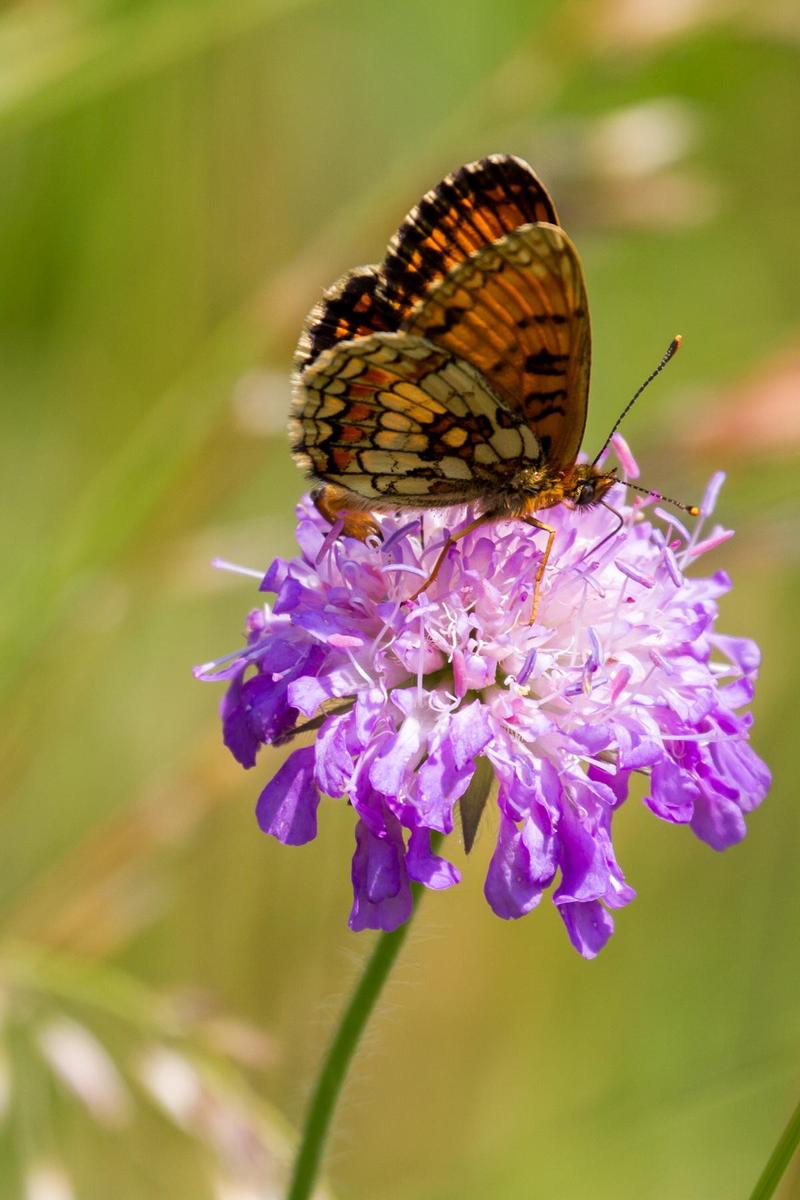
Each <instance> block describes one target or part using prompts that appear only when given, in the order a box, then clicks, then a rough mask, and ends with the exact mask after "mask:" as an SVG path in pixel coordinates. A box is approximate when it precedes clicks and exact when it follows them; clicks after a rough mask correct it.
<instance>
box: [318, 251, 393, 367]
mask: <svg viewBox="0 0 800 1200" xmlns="http://www.w3.org/2000/svg"><path fill="white" fill-rule="evenodd" d="M380 278H381V269H380V267H377V266H374V267H356V269H355V270H354V271H348V272H347V274H346V275H343V276H342V277H341V279H339V280H338V281H337V282H336V283H334V284H333V285H332V286H331V287H329V288H327V290H326V291H325V292H324V293H323V295H322V299H321V300H320V301H318V303H317V304H315V305H314V307H313V308H312V309H311V312H310V313H309V314H308V316H307V317H306V319H305V322H304V324H303V331H302V333H301V334H300V341H299V342H298V345H297V350H296V351H295V356H294V361H295V367H296V368H297V370H298V371H303V370H305V368H306V367H308V366H310V365H311V363H312V362H314V360H315V359H316V358H318V357H319V355H320V354H321V353H322V352H323V350H328V349H330V347H331V346H335V345H336V344H337V342H344V341H349V340H350V339H351V338H354V337H362V336H364V335H365V334H370V333H377V332H378V331H379V330H392V329H397V327H398V318H397V314H396V313H395V312H394V311H393V310H392V309H391V308H390V307H389V305H388V304H387V303H386V301H385V300H383V298H382V296H381V295H380V293H379V292H378V286H379V283H380Z"/></svg>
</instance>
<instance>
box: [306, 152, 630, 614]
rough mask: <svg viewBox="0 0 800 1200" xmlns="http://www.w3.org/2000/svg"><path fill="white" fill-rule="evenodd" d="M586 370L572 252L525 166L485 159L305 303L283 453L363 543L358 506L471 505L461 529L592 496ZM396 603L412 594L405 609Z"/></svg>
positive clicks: (362, 509) (586, 344) (367, 529)
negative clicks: (376, 257) (366, 260)
mask: <svg viewBox="0 0 800 1200" xmlns="http://www.w3.org/2000/svg"><path fill="white" fill-rule="evenodd" d="M590 360H591V335H590V328H589V312H588V306H587V300H586V290H585V287H584V282H583V272H582V270H581V264H580V260H579V258H578V254H577V251H576V250H575V247H574V246H573V244H572V242H571V241H570V239H569V238H568V237H567V235H566V233H564V231H563V229H561V228H560V226H559V223H558V216H557V214H556V210H555V207H554V205H553V202H552V200H551V199H550V197H549V195H548V194H547V191H546V190H545V188H544V186H543V185H542V183H541V182H540V181H539V179H538V178H537V177H536V175H535V174H534V172H533V170H532V169H531V168H530V167H529V166H528V164H527V163H525V162H523V161H522V160H521V159H519V158H515V157H513V156H512V155H504V154H495V155H491V156H490V157H488V158H484V159H481V160H480V161H479V162H474V163H468V164H467V165H466V166H463V167H461V168H460V169H459V170H458V171H456V172H454V173H453V174H452V175H448V176H447V178H446V179H444V180H442V182H441V183H440V184H439V185H438V186H437V187H435V188H434V189H433V190H432V191H430V192H428V193H427V195H425V196H424V197H423V198H422V200H421V201H420V203H419V204H418V205H417V207H416V208H415V209H413V210H412V211H411V212H410V213H409V215H408V216H407V217H406V219H405V221H404V222H403V224H402V225H401V226H400V228H399V230H398V231H397V233H396V234H395V236H394V237H393V238H392V241H391V243H390V244H389V249H388V251H387V254H386V258H385V259H384V262H383V263H382V265H380V266H370V267H359V268H357V269H356V270H354V271H351V272H349V273H348V274H347V275H345V276H344V277H343V278H342V279H340V280H339V282H338V283H336V284H335V285H334V286H333V287H332V288H330V289H329V290H328V291H327V292H325V294H324V296H323V298H322V300H321V301H320V302H319V303H318V304H317V305H316V306H315V307H314V308H313V309H312V311H311V312H310V314H309V316H308V318H307V319H306V323H305V326H304V329H303V333H302V335H301V338H300V343H299V345H298V348H297V354H296V359H295V361H296V368H297V370H296V376H295V391H294V400H293V406H292V414H291V420H290V436H291V439H292V446H293V451H294V456H295V459H296V461H297V463H298V464H299V466H301V467H302V468H303V469H304V470H306V471H307V472H308V473H309V474H310V475H311V476H312V477H313V478H315V479H317V480H320V481H321V482H322V483H323V484H324V486H323V487H321V488H319V489H318V490H317V491H316V492H315V493H314V500H315V503H316V505H317V508H318V509H319V511H320V512H321V513H322V514H323V515H324V516H325V517H326V518H327V519H328V520H330V521H331V522H333V521H335V520H337V519H340V520H341V521H342V528H343V531H344V532H345V533H347V534H350V535H353V536H356V537H361V538H362V539H363V538H365V537H366V536H367V535H368V534H369V533H371V532H375V531H376V529H377V527H376V524H375V522H374V521H373V520H372V519H371V518H370V516H369V511H370V510H373V511H386V510H396V509H398V508H406V509H417V510H421V509H426V508H430V507H433V506H436V507H446V506H450V505H455V504H465V503H474V504H475V505H476V506H477V509H478V514H479V515H478V516H477V517H476V519H475V520H474V521H472V522H471V523H470V524H469V525H468V526H467V527H466V528H464V529H462V530H460V531H459V532H458V533H457V534H455V535H453V537H451V539H450V541H449V542H448V544H447V545H446V546H445V548H444V549H443V551H442V553H441V554H440V556H439V560H438V561H437V563H436V566H435V567H434V570H433V572H432V574H431V576H430V577H429V579H428V580H426V582H425V584H424V585H423V587H422V588H420V589H419V590H418V592H416V593H414V595H415V596H416V595H418V594H419V591H422V590H424V588H425V587H427V586H428V584H429V583H430V582H431V581H432V579H433V578H434V577H435V575H436V573H437V571H438V569H439V566H440V564H441V562H442V561H443V559H444V556H445V554H446V553H447V550H448V549H449V546H450V544H451V543H452V542H453V541H454V540H456V539H457V538H458V537H462V536H463V535H464V534H465V533H467V532H469V530H471V529H474V528H475V527H476V526H477V525H479V524H481V523H483V522H485V521H491V520H494V519H497V518H508V517H517V518H520V519H522V520H524V521H527V522H528V523H529V524H531V525H534V526H536V527H537V528H540V529H544V530H546V531H547V534H548V542H547V547H546V550H545V553H544V554H543V555H542V558H541V561H540V565H539V569H538V572H537V578H536V586H535V589H534V614H535V611H536V602H537V599H538V590H539V584H540V582H541V578H542V575H543V572H544V568H545V564H546V562H547V558H548V556H549V553H550V549H551V547H552V542H553V537H554V531H553V530H552V528H551V527H550V526H548V525H546V524H545V523H544V522H542V521H540V520H539V519H538V518H537V517H536V516H535V514H536V513H537V512H539V511H540V510H541V509H545V508H550V507H552V506H553V505H556V504H560V503H561V502H562V501H567V502H568V503H570V504H572V505H574V506H577V507H579V508H584V507H587V506H589V505H592V504H596V503H599V502H600V501H602V498H603V496H604V495H605V493H606V492H607V491H608V489H609V488H610V487H611V486H612V484H613V483H615V482H616V474H615V473H614V472H613V471H611V472H607V471H602V470H600V469H599V468H598V467H596V466H595V465H590V464H579V463H578V462H577V455H578V451H579V449H580V445H581V440H582V438H583V431H584V426H585V424H586V408H587V401H588V394H589V370H590ZM411 598H412V599H413V597H411Z"/></svg>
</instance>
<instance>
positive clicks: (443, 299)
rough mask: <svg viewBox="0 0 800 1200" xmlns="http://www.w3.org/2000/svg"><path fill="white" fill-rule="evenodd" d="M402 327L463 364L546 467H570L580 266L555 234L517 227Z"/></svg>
mask: <svg viewBox="0 0 800 1200" xmlns="http://www.w3.org/2000/svg"><path fill="white" fill-rule="evenodd" d="M404 328H405V329H407V330H408V331H409V332H410V333H413V334H416V335H418V336H420V337H425V338H427V339H428V340H429V341H431V342H433V343H434V344H435V345H437V346H443V347H445V348H446V349H447V350H449V351H450V352H451V353H452V354H454V355H457V356H458V357H459V358H462V359H465V360H466V361H467V362H470V363H472V365H473V366H474V367H476V368H477V369H478V370H479V371H480V372H481V374H482V375H483V376H484V377H485V378H486V379H487V380H488V382H489V384H490V385H491V387H492V389H493V390H494V391H495V392H496V393H497V395H498V396H500V398H501V399H502V400H503V402H504V403H505V405H506V407H507V408H509V409H511V411H512V412H514V413H516V414H518V416H519V417H521V418H524V420H525V421H526V422H527V423H528V424H529V426H530V427H531V429H532V430H533V432H534V433H535V434H536V437H537V439H538V441H539V442H540V444H541V447H542V454H543V457H544V459H545V460H546V461H547V462H548V463H549V464H551V465H553V466H555V467H558V468H561V467H566V466H570V465H572V464H573V463H574V462H575V457H576V455H577V453H578V450H579V449H580V444H581V440H582V438H583V431H584V426H585V424H586V407H587V401H588V393H589V370H590V359H591V337H590V328H589V316H588V307H587V300H586V290H585V287H584V282H583V272H582V270H581V265H580V260H579V259H578V254H577V251H576V250H575V247H574V246H573V245H572V242H571V241H570V240H569V238H568V237H567V235H566V234H565V233H564V231H563V230H562V229H558V228H556V227H555V226H553V225H546V224H540V225H528V226H523V228H521V229H517V230H515V231H514V232H512V233H509V234H507V235H506V236H505V237H503V238H501V239H500V240H499V241H497V242H494V243H493V244H492V245H490V246H486V247H484V248H483V249H481V250H479V251H478V252H477V253H476V254H474V255H473V256H472V257H471V258H469V259H467V261H466V262H463V263H461V264H460V265H459V266H457V267H455V268H454V270H453V271H451V272H450V274H449V275H447V276H446V277H445V278H444V279H442V280H441V281H440V282H439V283H438V284H436V285H435V286H434V287H433V288H432V289H431V290H430V291H429V292H428V294H427V296H426V297H425V299H424V300H423V301H421V303H420V304H419V305H418V306H417V308H416V309H415V310H414V311H413V312H412V313H411V314H410V315H409V317H408V318H407V319H406V321H405V322H404Z"/></svg>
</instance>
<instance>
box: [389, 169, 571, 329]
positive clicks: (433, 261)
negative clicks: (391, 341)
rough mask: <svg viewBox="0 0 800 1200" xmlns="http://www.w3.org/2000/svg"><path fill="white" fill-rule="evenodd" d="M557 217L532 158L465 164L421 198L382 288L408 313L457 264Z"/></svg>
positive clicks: (397, 238) (394, 244) (394, 247)
mask: <svg viewBox="0 0 800 1200" xmlns="http://www.w3.org/2000/svg"><path fill="white" fill-rule="evenodd" d="M538 221H548V222H551V223H552V224H554V225H557V224H558V216H557V214H556V210H555V206H554V205H553V202H552V200H551V199H550V196H549V195H548V193H547V189H546V188H545V187H544V185H543V184H542V183H541V181H540V180H539V179H538V178H537V176H536V175H535V174H534V172H533V170H532V169H531V168H530V167H529V166H528V164H527V163H526V162H523V161H522V159H520V158H515V157H514V156H513V155H510V154H493V155H490V156H489V157H488V158H482V159H480V160H479V161H478V162H473V163H467V164H466V165H465V166H463V167H460V168H459V169H458V170H457V171H454V172H453V173H452V174H451V175H448V176H447V177H446V178H445V179H443V180H442V182H441V183H440V184H438V185H437V186H436V187H435V188H433V189H432V190H431V191H430V192H428V193H427V194H426V195H425V196H423V198H422V200H420V202H419V204H418V205H417V206H416V208H414V209H412V210H411V212H410V213H409V214H408V216H407V217H406V219H405V221H404V222H403V224H402V225H401V226H400V228H399V229H398V231H397V233H396V234H395V235H394V237H393V238H392V240H391V242H390V243H389V249H388V251H387V254H386V259H385V261H384V263H383V268H382V275H383V278H382V282H381V291H382V293H383V296H384V298H385V299H386V301H387V302H388V304H389V306H390V307H391V308H392V309H394V310H395V311H396V312H398V313H399V314H400V315H401V317H402V316H405V315H406V314H407V313H408V312H409V311H410V310H411V309H412V308H413V307H414V306H415V305H416V304H417V303H418V302H419V301H420V300H421V299H422V298H423V296H424V295H425V294H426V293H427V292H428V290H429V289H430V288H431V287H432V286H433V285H434V284H435V283H437V282H438V280H440V279H441V278H442V277H443V276H445V275H447V274H448V273H449V272H450V271H451V270H452V269H453V268H454V267H456V266H458V264H459V263H461V262H463V261H464V260H465V259H466V258H468V257H469V256H470V255H471V254H474V253H475V252H476V251H479V250H481V249H482V248H483V247H484V246H487V245H489V244H491V243H492V242H495V241H497V240H498V239H499V238H502V237H503V236H504V235H505V234H507V233H510V232H511V231H512V230H513V229H517V228H518V227H519V226H520V225H528V224H533V223H535V222H538Z"/></svg>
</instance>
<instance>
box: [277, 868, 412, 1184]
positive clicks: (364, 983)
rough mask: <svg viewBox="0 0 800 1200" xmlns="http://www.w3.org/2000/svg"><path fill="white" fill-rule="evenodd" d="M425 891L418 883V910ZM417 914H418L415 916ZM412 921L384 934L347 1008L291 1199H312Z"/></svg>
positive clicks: (313, 1108) (311, 1110)
mask: <svg viewBox="0 0 800 1200" xmlns="http://www.w3.org/2000/svg"><path fill="white" fill-rule="evenodd" d="M424 890H425V889H424V888H422V887H420V885H419V884H412V891H413V893H414V909H413V912H416V910H417V907H418V905H419V901H420V894H421V893H422V892H424ZM412 916H413V913H412ZM410 924H411V918H409V920H408V921H406V923H405V924H404V925H400V926H399V927H398V928H397V929H393V930H392V931H391V933H382V934H381V935H380V936H379V938H378V940H377V941H376V943H375V945H374V946H373V949H372V953H371V954H370V956H369V958H368V959H367V963H366V966H365V967H364V973H363V975H362V976H361V978H360V980H359V981H358V984H357V986H356V989H355V991H354V992H353V994H352V996H351V997H350V1002H349V1003H348V1005H347V1008H346V1009H345V1010H344V1013H343V1015H342V1019H341V1021H340V1022H339V1027H338V1029H337V1030H336V1034H335V1036H334V1039H333V1041H332V1042H331V1045H330V1048H329V1050H328V1054H327V1057H326V1058H325V1061H324V1062H323V1064H322V1070H321V1071H320V1073H319V1077H318V1079H317V1083H316V1087H315V1088H314V1093H313V1095H312V1097H311V1102H310V1104H309V1107H308V1113H307V1114H306V1120H305V1125H304V1126H303V1134H302V1137H301V1140H300V1149H299V1150H298V1153H297V1158H296V1160H295V1164H294V1173H293V1175H292V1182H291V1186H290V1188H289V1191H288V1193H287V1197H286V1200H307V1197H309V1196H310V1195H311V1192H312V1189H313V1187H314V1181H315V1179H316V1177H317V1173H318V1172H319V1168H320V1163H321V1161H322V1152H323V1149H324V1147H325V1139H326V1137H327V1135H328V1128H329V1126H330V1123H331V1118H332V1116H333V1110H334V1108H335V1107H336V1101H337V1099H338V1096H339V1092H340V1091H341V1089H342V1084H343V1083H344V1081H345V1077H346V1075H347V1069H348V1067H349V1066H350V1060H351V1058H352V1057H353V1055H354V1053H355V1051H356V1047H357V1046H358V1042H359V1039H360V1037H361V1034H362V1033H363V1032H364V1028H365V1026H366V1024H367V1021H368V1020H369V1018H370V1015H371V1013H372V1010H373V1008H374V1007H375V1002H376V1000H377V999H378V996H379V995H380V993H381V990H382V988H383V985H384V983H385V982H386V978H387V976H388V974H389V971H390V970H391V968H392V964H393V963H394V960H395V959H396V958H397V955H398V954H399V953H400V947H401V946H402V945H403V942H404V941H405V939H406V935H407V933H408V929H409V925H410Z"/></svg>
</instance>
